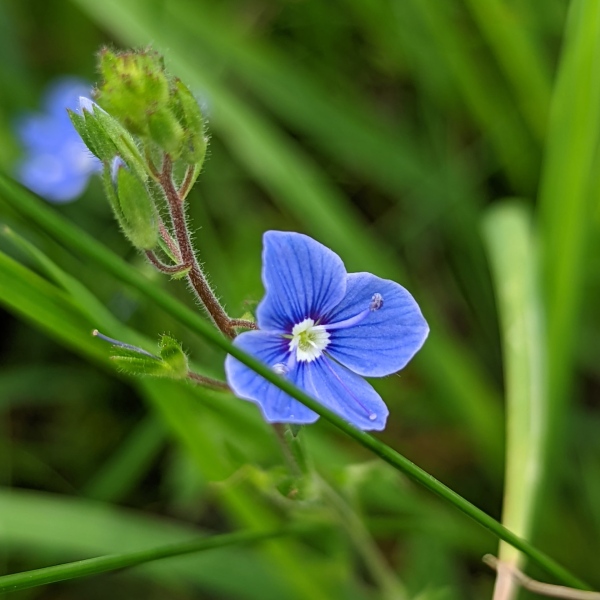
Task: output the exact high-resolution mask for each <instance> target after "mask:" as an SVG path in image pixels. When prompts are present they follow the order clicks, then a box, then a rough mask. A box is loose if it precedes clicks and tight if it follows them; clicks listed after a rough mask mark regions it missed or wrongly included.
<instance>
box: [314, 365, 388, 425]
mask: <svg viewBox="0 0 600 600" xmlns="http://www.w3.org/2000/svg"><path fill="white" fill-rule="evenodd" d="M303 364H305V365H307V366H306V370H307V371H308V377H307V381H306V382H305V385H307V384H308V387H307V391H308V392H309V393H310V394H311V395H313V396H314V397H315V398H317V399H318V400H319V401H320V402H321V403H322V404H323V405H324V406H326V407H327V408H330V409H331V410H332V411H333V412H335V413H337V414H338V415H340V416H341V417H343V418H344V419H345V420H346V421H348V422H349V423H352V424H353V425H354V426H355V427H358V428H359V429H363V430H365V431H367V430H376V431H381V430H382V429H383V428H384V427H385V423H386V420H387V416H388V414H389V411H388V408H387V406H386V405H385V403H384V402H383V400H382V399H381V396H380V395H379V394H378V393H377V392H376V391H375V390H374V389H373V388H372V387H371V385H370V384H369V383H367V382H366V381H365V380H364V379H363V378H362V377H359V376H358V375H355V374H354V373H352V371H349V370H348V369H346V368H345V367H343V366H341V365H338V364H337V363H336V362H334V361H333V360H329V359H328V358H325V357H322V358H320V359H318V360H316V361H314V362H311V363H303ZM311 388H312V389H311Z"/></svg>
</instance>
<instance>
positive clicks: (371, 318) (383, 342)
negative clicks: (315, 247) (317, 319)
mask: <svg viewBox="0 0 600 600" xmlns="http://www.w3.org/2000/svg"><path fill="white" fill-rule="evenodd" d="M376 293H379V294H381V295H382V296H383V306H382V307H381V308H380V309H379V310H376V311H373V312H370V313H369V314H368V315H367V316H366V318H365V319H364V320H363V321H361V322H360V323H358V324H357V325H354V326H351V327H348V328H347V329H334V330H332V331H331V341H330V343H329V346H327V350H326V352H327V353H328V354H330V355H331V356H332V357H333V358H335V360H337V361H339V362H340V363H341V364H343V365H345V366H346V367H348V368H349V369H351V370H352V371H354V372H355V373H358V374H359V375H363V376H365V377H383V376H385V375H391V374H392V373H395V372H396V371H399V370H400V369H402V368H404V367H405V366H406V363H408V361H409V360H410V359H411V358H412V357H413V356H414V355H415V353H416V352H417V351H418V350H419V348H421V346H422V345H423V343H424V342H425V339H426V338H427V334H428V333H429V327H428V325H427V322H426V321H425V319H424V317H423V315H422V314H421V310H420V308H419V306H418V304H417V303H416V302H415V299H414V298H413V297H412V296H411V295H410V294H409V292H408V291H407V290H405V289H404V288H403V287H402V286H401V285H399V284H397V283H395V282H394V281H390V280H388V279H381V278H379V277H376V276H375V275H371V274H370V273H351V274H349V275H348V283H347V291H346V295H345V297H344V299H343V300H342V301H341V302H340V304H339V305H338V306H336V307H335V309H334V310H333V311H332V312H331V313H330V314H329V315H327V317H326V319H324V321H325V322H326V323H336V322H340V321H344V320H346V319H349V318H350V317H353V316H355V315H357V314H359V313H360V312H362V311H364V310H365V309H368V307H369V303H370V302H371V298H372V297H373V294H376Z"/></svg>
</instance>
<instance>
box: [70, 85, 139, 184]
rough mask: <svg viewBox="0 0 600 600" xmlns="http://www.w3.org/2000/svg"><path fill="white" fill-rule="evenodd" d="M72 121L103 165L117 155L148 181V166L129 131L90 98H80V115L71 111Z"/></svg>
mask: <svg viewBox="0 0 600 600" xmlns="http://www.w3.org/2000/svg"><path fill="white" fill-rule="evenodd" d="M69 116H70V118H71V121H72V123H73V125H74V127H75V129H76V130H77V133H79V135H80V136H81V139H82V140H83V142H84V143H85V145H86V146H87V147H88V148H89V150H90V151H91V152H92V154H94V155H95V156H97V157H98V158H99V159H100V160H101V161H103V162H110V161H111V160H112V159H113V157H114V156H115V155H118V156H121V157H123V160H124V161H125V163H126V164H127V166H128V167H129V168H130V169H132V170H133V171H135V172H136V174H137V175H138V177H140V178H141V179H142V180H143V181H146V179H147V178H148V175H147V172H146V163H145V161H144V159H143V158H142V155H141V153H140V151H139V149H138V147H137V146H136V143H135V141H134V139H133V138H132V137H131V135H130V134H129V132H128V131H127V130H126V129H125V128H124V127H123V126H122V125H121V124H120V123H119V122H118V121H117V120H116V119H114V118H113V117H112V116H111V115H109V114H108V113H107V112H106V111H105V110H103V109H102V108H100V107H99V106H98V105H97V104H96V103H95V102H92V100H90V99H89V98H84V97H81V98H79V114H78V113H76V112H73V111H69Z"/></svg>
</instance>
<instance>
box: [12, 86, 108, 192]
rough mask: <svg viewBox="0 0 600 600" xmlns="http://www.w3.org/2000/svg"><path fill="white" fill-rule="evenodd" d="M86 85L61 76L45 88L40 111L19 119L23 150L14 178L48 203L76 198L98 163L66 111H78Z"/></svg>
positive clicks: (87, 90)
mask: <svg viewBox="0 0 600 600" xmlns="http://www.w3.org/2000/svg"><path fill="white" fill-rule="evenodd" d="M89 94H90V86H89V85H88V84H86V83H85V82H84V81H82V80H80V79H77V78H75V77H62V78H60V79H58V80H56V81H55V82H54V83H53V84H52V85H51V86H50V88H49V89H48V92H47V94H46V97H45V99H44V111H43V112H42V113H32V114H28V115H25V116H23V117H22V118H21V119H19V121H18V122H17V134H18V136H19V138H20V139H21V142H22V143H23V146H24V147H25V158H24V159H23V161H22V162H21V164H20V165H19V166H18V179H19V181H21V183H23V185H25V186H26V187H28V188H29V189H30V190H32V191H33V192H35V193H36V194H39V195H40V196H42V197H43V198H46V199H47V200H49V201H50V202H57V203H62V202H69V201H71V200H74V199H75V198H77V197H78V196H80V195H81V194H82V192H83V190H84V189H85V187H86V185H87V182H88V179H89V178H90V175H91V174H92V173H95V172H98V171H100V170H101V168H102V165H101V163H100V161H99V160H98V159H97V158H96V157H95V156H93V155H92V154H91V153H90V151H89V150H88V149H87V148H86V147H85V144H84V143H83V142H82V141H81V138H80V137H79V135H78V134H77V132H76V131H75V128H74V127H73V125H72V123H71V121H70V119H69V116H68V114H67V108H70V109H72V110H76V109H78V108H79V97H80V96H88V95H89Z"/></svg>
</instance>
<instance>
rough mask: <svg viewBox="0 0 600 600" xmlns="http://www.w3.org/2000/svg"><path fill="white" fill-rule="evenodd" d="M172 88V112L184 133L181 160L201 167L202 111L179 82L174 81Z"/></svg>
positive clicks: (203, 149)
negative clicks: (173, 89) (173, 90)
mask: <svg viewBox="0 0 600 600" xmlns="http://www.w3.org/2000/svg"><path fill="white" fill-rule="evenodd" d="M174 88H175V92H174V95H173V106H174V111H175V113H176V115H177V117H178V119H179V122H180V123H181V124H182V127H183V131H184V132H185V135H184V139H183V144H182V150H181V159H182V160H183V161H184V162H186V163H188V164H190V165H194V164H198V165H201V164H202V163H203V162H204V157H205V155H206V146H207V138H206V135H205V134H204V120H203V117H202V111H201V110H200V106H199V105H198V101H197V100H196V98H194V96H193V95H192V92H190V90H189V89H188V88H187V86H186V85H185V84H184V83H183V82H182V81H181V80H179V79H175V82H174Z"/></svg>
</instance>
